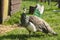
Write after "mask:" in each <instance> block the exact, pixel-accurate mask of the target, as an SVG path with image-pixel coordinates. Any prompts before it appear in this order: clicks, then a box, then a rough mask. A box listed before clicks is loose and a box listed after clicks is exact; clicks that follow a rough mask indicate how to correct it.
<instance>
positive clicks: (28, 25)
mask: <svg viewBox="0 0 60 40" xmlns="http://www.w3.org/2000/svg"><path fill="white" fill-rule="evenodd" d="M21 25H22V26H23V27H25V28H26V29H27V30H28V31H29V34H31V32H36V31H37V29H36V27H35V25H34V24H33V23H32V22H29V16H26V9H25V8H24V12H23V13H22V14H21Z"/></svg>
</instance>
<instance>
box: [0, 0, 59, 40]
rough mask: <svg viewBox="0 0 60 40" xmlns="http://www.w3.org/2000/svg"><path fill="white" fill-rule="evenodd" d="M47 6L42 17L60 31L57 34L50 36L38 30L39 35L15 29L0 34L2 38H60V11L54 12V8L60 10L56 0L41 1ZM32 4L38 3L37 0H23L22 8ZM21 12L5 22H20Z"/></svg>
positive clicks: (10, 39)
mask: <svg viewBox="0 0 60 40" xmlns="http://www.w3.org/2000/svg"><path fill="white" fill-rule="evenodd" d="M41 4H43V5H44V6H45V11H44V14H43V15H42V18H43V19H44V20H45V21H47V22H48V23H49V24H50V26H51V27H52V28H53V29H54V30H55V31H56V32H57V33H58V35H57V36H53V35H51V36H49V35H45V34H44V33H41V32H38V33H36V34H37V35H33V34H32V35H30V37H29V33H28V31H27V30H26V29H25V28H24V29H15V30H13V31H11V32H7V33H6V34H4V35H3V34H2V35H1V34H0V40H60V12H54V11H53V10H59V9H58V8H57V7H56V6H54V5H55V2H52V3H51V5H48V4H47V3H41ZM30 5H36V2H33V1H31V2H30V1H23V3H22V5H21V8H23V7H24V6H25V7H26V8H27V9H28V8H29V6H30ZM20 14H21V12H17V13H16V14H14V15H13V16H12V17H11V18H10V19H9V20H8V21H7V22H5V24H14V23H19V18H20Z"/></svg>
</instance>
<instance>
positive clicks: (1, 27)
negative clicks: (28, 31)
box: [0, 24, 20, 33]
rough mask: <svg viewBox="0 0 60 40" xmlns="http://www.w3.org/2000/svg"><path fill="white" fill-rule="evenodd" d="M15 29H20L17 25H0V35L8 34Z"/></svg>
mask: <svg viewBox="0 0 60 40" xmlns="http://www.w3.org/2000/svg"><path fill="white" fill-rule="evenodd" d="M17 28H20V27H18V25H17V24H14V25H8V26H6V25H0V33H5V32H9V31H12V30H14V29H17Z"/></svg>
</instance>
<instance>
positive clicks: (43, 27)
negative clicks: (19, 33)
mask: <svg viewBox="0 0 60 40" xmlns="http://www.w3.org/2000/svg"><path fill="white" fill-rule="evenodd" d="M29 21H30V22H32V23H33V24H34V25H35V27H36V28H37V29H38V30H39V31H42V32H44V33H46V34H48V33H51V34H56V32H55V31H53V29H52V28H51V27H50V25H49V24H48V23H47V22H45V21H44V20H43V19H41V18H39V17H37V16H30V18H29Z"/></svg>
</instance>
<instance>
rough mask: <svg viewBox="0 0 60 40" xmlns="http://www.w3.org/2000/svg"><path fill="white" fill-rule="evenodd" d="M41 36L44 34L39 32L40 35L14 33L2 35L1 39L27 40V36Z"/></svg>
mask: <svg viewBox="0 0 60 40" xmlns="http://www.w3.org/2000/svg"><path fill="white" fill-rule="evenodd" d="M41 36H44V35H39V34H38V35H28V34H17V35H14V34H11V35H7V36H2V37H0V40H3V39H11V40H12V39H14V40H15V39H18V40H27V38H31V37H38V38H40V37H41Z"/></svg>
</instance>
